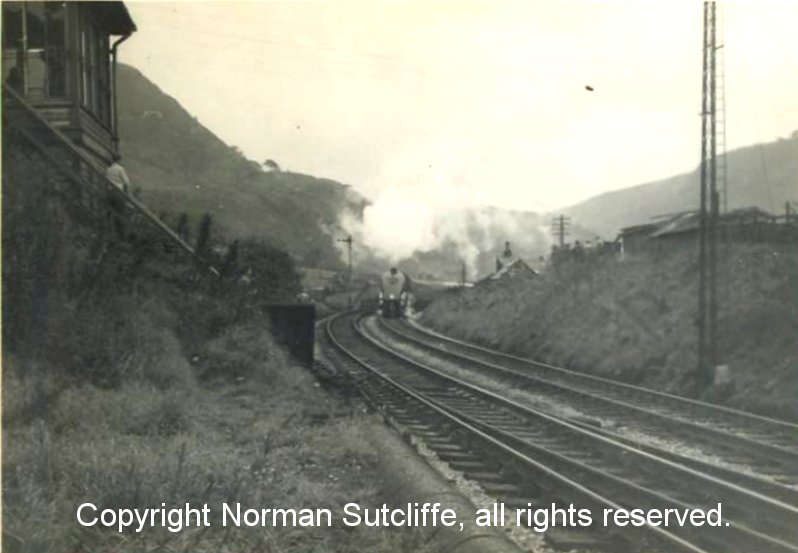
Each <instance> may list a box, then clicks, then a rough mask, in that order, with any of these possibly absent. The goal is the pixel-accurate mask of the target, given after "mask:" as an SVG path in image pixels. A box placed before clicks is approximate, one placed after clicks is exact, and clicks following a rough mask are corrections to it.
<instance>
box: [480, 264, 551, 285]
mask: <svg viewBox="0 0 798 553" xmlns="http://www.w3.org/2000/svg"><path fill="white" fill-rule="evenodd" d="M536 276H538V272H537V271H536V270H535V269H533V268H532V267H530V266H529V265H528V264H527V263H526V262H525V261H524V260H523V259H521V258H520V257H516V258H515V259H513V260H512V261H509V262H508V263H506V264H505V265H503V266H502V267H501V268H500V269H499V270H498V271H496V272H494V273H491V274H490V275H488V276H486V277H485V278H483V279H482V280H480V281H479V282H478V283H477V284H483V283H489V282H495V281H499V280H507V279H514V278H525V277H536Z"/></svg>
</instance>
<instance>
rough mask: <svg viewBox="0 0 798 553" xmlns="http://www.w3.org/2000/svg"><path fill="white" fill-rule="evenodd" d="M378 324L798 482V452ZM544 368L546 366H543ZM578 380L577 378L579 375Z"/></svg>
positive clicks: (431, 335) (431, 347)
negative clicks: (668, 429) (773, 468)
mask: <svg viewBox="0 0 798 553" xmlns="http://www.w3.org/2000/svg"><path fill="white" fill-rule="evenodd" d="M382 324H383V326H384V327H385V328H387V329H388V330H389V331H390V332H392V333H393V334H395V335H397V336H400V337H402V338H404V339H405V340H408V341H410V342H412V343H414V344H417V345H420V346H422V347H424V348H425V349H427V350H430V351H432V352H434V353H435V354H438V355H440V356H444V357H447V358H449V359H452V360H454V361H457V362H463V361H465V362H468V363H471V364H473V365H475V366H478V367H482V368H483V369H489V370H490V371H492V372H493V373H494V374H501V375H504V376H506V377H511V378H513V379H516V380H520V381H522V382H525V383H528V384H532V385H534V388H535V390H536V391H540V390H541V389H543V390H547V391H549V392H553V393H557V394H563V395H567V396H571V397H574V398H577V399H579V400H580V401H588V402H591V403H592V404H593V405H594V406H597V407H599V408H610V409H611V410H614V411H615V414H616V415H617V412H618V411H625V412H626V415H627V417H631V420H634V421H635V422H636V423H637V424H639V423H640V422H641V421H648V422H651V423H654V424H663V423H664V424H666V425H667V426H671V427H676V428H678V429H679V430H680V431H681V432H686V433H687V434H689V435H691V436H692V437H693V438H694V439H695V440H696V441H697V442H698V443H699V444H701V445H702V446H706V440H707V439H710V438H711V439H712V440H713V445H716V446H720V447H721V448H725V450H726V451H727V453H731V454H733V455H734V454H736V455H738V456H739V454H740V453H743V454H744V455H747V456H750V457H751V460H752V461H753V462H754V463H755V464H756V463H759V464H760V466H764V465H765V464H766V463H769V464H771V465H772V464H773V463H776V464H777V466H778V467H777V472H779V474H782V475H784V476H789V477H792V478H793V479H798V451H794V450H792V449H788V448H785V447H782V446H778V445H774V444H772V443H767V442H763V441H760V440H756V439H754V438H751V437H750V436H747V435H740V434H738V433H735V432H734V431H731V430H728V429H725V428H718V427H716V426H713V425H708V424H704V423H702V422H698V421H695V420H690V419H688V418H685V417H684V416H683V415H682V416H677V415H673V414H671V413H665V412H662V411H659V410H654V409H651V408H648V407H643V406H641V405H639V404H635V403H629V402H628V401H624V399H623V398H619V397H617V396H616V397H608V396H607V395H603V394H601V393H597V392H596V391H593V390H589V389H585V388H581V387H577V388H574V387H571V386H570V385H569V384H570V383H569V382H563V381H557V380H556V379H554V380H553V379H550V378H548V377H547V376H546V375H545V374H544V375H541V374H540V373H537V374H532V373H530V372H529V371H526V372H524V371H523V370H521V369H518V368H511V367H509V366H506V365H502V364H499V363H498V362H496V358H497V357H499V358H509V359H512V360H513V361H521V362H524V363H526V364H529V365H534V366H536V365H538V363H537V362H534V361H529V360H524V359H523V358H518V357H515V356H510V355H509V354H501V353H497V354H496V355H495V357H494V361H489V360H485V359H481V358H479V357H474V356H473V355H469V354H466V353H461V352H457V351H452V350H451V349H446V348H445V347H443V346H441V345H436V344H433V343H431V342H430V341H431V340H433V339H435V340H444V341H452V340H453V341H452V343H453V344H454V345H455V347H464V348H475V349H478V350H480V351H481V352H484V353H489V354H491V355H493V352H492V350H485V348H481V347H480V346H472V345H470V344H467V343H464V342H460V341H457V340H454V339H449V338H448V337H443V336H440V335H438V334H437V333H431V332H430V331H427V330H426V329H424V330H422V329H420V328H418V327H416V326H415V325H414V326H412V327H406V328H409V329H410V330H414V331H417V332H418V333H420V334H422V335H423V336H424V338H423V339H422V338H417V337H415V336H411V335H410V334H408V333H407V332H404V331H403V330H399V329H397V328H396V327H394V326H393V325H388V324H386V323H385V322H384V321H383V322H382ZM450 347H451V346H450ZM546 367H549V366H548V365H546ZM554 369H556V370H557V371H565V372H567V373H571V374H577V375H579V373H573V371H568V370H567V369H559V368H556V367H554ZM579 376H580V377H581V375H579ZM588 377H589V378H590V379H595V378H597V377H593V376H592V375H589V376H588ZM602 380H606V379H602ZM606 381H607V382H611V383H614V381H609V380H606ZM619 384H620V385H621V387H620V388H618V390H627V389H629V387H630V385H627V384H622V383H619ZM631 388H632V389H635V390H640V388H638V387H634V386H632V387H631ZM616 393H617V390H616ZM655 393H656V392H655ZM673 397H675V396H673ZM691 401H692V400H691ZM702 405H708V404H702ZM710 407H714V406H710ZM724 409H725V408H724ZM766 420H770V419H766ZM784 424H787V425H788V426H790V425H789V423H784ZM779 428H781V427H779ZM797 428H798V427H797ZM796 481H798V480H796Z"/></svg>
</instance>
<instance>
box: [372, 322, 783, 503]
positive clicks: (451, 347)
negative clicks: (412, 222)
mask: <svg viewBox="0 0 798 553" xmlns="http://www.w3.org/2000/svg"><path fill="white" fill-rule="evenodd" d="M380 325H381V328H382V329H384V330H385V331H386V332H389V333H390V334H391V336H392V337H393V338H394V339H395V340H399V341H402V342H404V343H407V344H410V345H413V346H415V347H418V348H420V350H422V351H424V352H427V353H428V354H430V355H432V356H435V357H438V358H441V359H446V360H448V361H450V362H452V363H455V364H457V366H458V367H461V368H464V369H468V370H472V371H475V372H476V373H479V374H483V375H486V376H488V377H491V378H496V379H500V380H501V381H503V382H504V383H505V384H508V385H511V386H513V387H515V388H516V389H518V390H530V391H534V393H536V394H543V395H546V396H547V397H550V398H552V399H554V400H556V401H557V402H559V403H561V404H563V405H568V406H570V407H573V408H574V409H576V410H577V411H578V412H579V413H582V414H584V415H585V416H586V418H589V419H591V423H592V424H591V423H588V425H589V426H594V427H595V428H597V429H599V430H602V429H603V427H604V425H603V421H610V422H611V423H612V428H618V427H623V428H631V429H635V430H636V431H638V432H640V433H642V434H643V435H649V436H657V437H659V438H665V439H668V440H670V441H673V442H678V443H682V444H685V445H688V446H690V447H692V448H694V449H696V450H700V451H703V452H704V453H705V454H706V455H707V456H710V457H713V458H719V459H720V460H722V461H726V462H727V463H728V464H729V465H730V466H732V467H735V466H739V467H748V468H749V469H750V474H749V476H751V477H750V478H745V477H741V480H743V481H745V482H747V483H749V485H752V486H760V487H762V488H767V489H769V490H770V491H768V493H771V494H777V495H778V494H781V493H783V494H785V496H787V497H794V493H793V492H794V491H795V489H798V425H795V424H791V423H788V422H784V421H779V420H775V419H770V418H767V417H762V416H758V415H754V414H750V413H745V412H742V411H737V410H734V409H729V408H726V407H722V406H716V405H711V404H707V403H704V402H700V401H695V400H690V399H687V398H682V397H678V396H674V395H670V394H664V393H661V392H656V391H653V390H648V389H645V388H641V387H637V386H632V385H628V384H624V383H620V382H615V381H612V380H608V379H603V378H600V377H595V376H592V375H586V374H583V373H578V372H575V371H570V370H568V369H563V368H560V367H554V366H552V365H548V364H545V363H539V362H535V361H531V360H529V359H524V358H521V357H517V356H513V355H508V354H505V353H502V352H498V351H495V350H490V349H488V348H483V347H481V346H477V345H474V344H469V343H466V342H463V341H460V340H456V339H453V338H449V337H446V336H443V335H440V334H437V333H434V332H431V331H429V330H426V329H423V328H421V327H418V326H416V325H412V326H411V325H408V324H404V323H398V322H393V321H392V322H390V323H386V322H385V321H382V320H380ZM583 424H584V423H583ZM603 431H605V432H607V433H608V434H612V435H613V437H614V439H620V440H623V439H624V438H623V437H622V436H620V435H619V434H618V433H617V432H611V431H607V430H603ZM627 440H628V441H629V442H630V443H635V445H637V446H638V447H644V448H645V447H648V446H646V445H645V444H644V443H640V442H639V441H635V440H632V439H628V438H627ZM660 454H666V453H665V452H662V453H660ZM672 457H673V459H674V460H679V462H682V463H687V464H693V465H696V466H701V465H702V463H701V462H700V461H697V460H694V459H691V458H689V457H687V456H685V455H684V454H672ZM711 470H713V471H714V472H716V473H717V474H718V475H719V476H722V477H726V478H737V475H736V474H735V471H726V472H724V471H723V469H722V467H720V466H717V467H715V468H713V469H711ZM756 475H761V476H762V478H757V477H756ZM756 480H760V483H758V484H755V483H754V481H756ZM768 481H770V482H772V483H775V484H776V486H770V485H769V484H768Z"/></svg>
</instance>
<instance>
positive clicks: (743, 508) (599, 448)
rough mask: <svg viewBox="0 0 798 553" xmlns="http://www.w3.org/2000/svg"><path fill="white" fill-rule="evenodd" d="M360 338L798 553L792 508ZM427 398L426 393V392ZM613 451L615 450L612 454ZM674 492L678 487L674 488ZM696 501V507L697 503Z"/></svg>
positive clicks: (797, 517) (745, 533)
mask: <svg viewBox="0 0 798 553" xmlns="http://www.w3.org/2000/svg"><path fill="white" fill-rule="evenodd" d="M361 332H362V331H361ZM363 338H364V339H365V340H367V341H369V342H370V343H371V344H372V346H373V347H375V348H379V349H381V350H383V351H384V352H385V353H386V354H388V355H391V356H392V357H394V358H396V359H398V360H400V361H402V362H403V363H405V364H406V365H408V366H411V367H413V368H414V369H416V370H419V371H424V372H427V373H430V374H433V375H435V376H436V377H438V378H440V379H442V380H443V381H444V382H447V383H449V384H454V385H456V386H458V387H459V388H460V389H464V390H468V391H469V392H472V393H473V394H476V395H477V396H481V397H482V398H487V399H489V400H490V401H492V402H493V404H494V405H499V406H502V407H510V408H511V409H513V410H515V412H518V413H521V414H522V415H524V416H526V417H532V418H533V419H535V421H536V422H537V423H539V422H540V421H546V422H547V423H548V424H550V425H552V426H554V427H555V432H554V434H555V435H557V436H559V437H562V436H563V435H564V434H566V433H570V434H571V435H572V436H573V435H578V436H579V437H581V438H582V439H584V438H589V441H588V443H586V444H585V445H583V446H582V447H584V448H585V450H587V451H590V452H592V454H593V455H592V456H593V457H595V456H596V454H598V453H599V452H601V453H602V454H603V455H610V456H614V457H616V458H618V459H621V460H622V463H621V464H623V465H626V466H627V468H628V466H629V465H634V469H635V471H637V473H638V474H640V473H641V472H643V473H646V474H647V475H649V478H650V477H651V476H650V475H652V474H653V475H656V477H657V478H659V479H667V480H668V482H666V483H665V485H664V486H663V485H662V484H660V488H661V489H662V488H663V487H664V488H665V489H668V487H670V486H673V489H674V491H675V492H677V491H678V492H679V493H681V494H684V493H685V492H684V486H685V485H686V483H687V482H688V481H689V482H690V484H689V487H688V488H687V491H689V492H692V493H696V492H697V490H698V489H700V490H701V495H705V496H712V497H714V498H715V499H717V500H719V501H721V502H722V503H723V504H724V505H727V506H729V507H730V508H731V509H734V510H735V512H737V513H738V516H741V517H742V516H745V515H749V514H750V513H754V518H756V519H757V523H758V526H760V527H763V530H765V531H767V532H769V533H765V532H763V531H762V530H759V529H754V528H751V527H750V526H746V525H745V524H743V523H741V522H735V523H734V527H735V530H737V531H739V532H740V533H741V535H739V539H745V538H749V539H753V540H754V541H752V542H751V545H756V546H761V545H763V544H767V545H768V546H769V547H770V548H773V549H768V550H774V551H798V545H795V542H796V541H798V507H796V506H795V505H792V504H789V503H786V502H783V501H781V500H779V499H777V498H772V497H769V496H767V495H764V494H761V493H759V492H756V491H752V490H750V489H748V488H745V487H742V486H740V485H738V484H735V483H733V482H727V481H725V480H722V479H720V478H717V477H715V476H712V475H709V474H706V473H703V472H701V471H698V470H695V469H693V468H690V467H686V466H684V465H681V464H678V463H675V462H673V461H671V460H669V459H663V458H661V457H658V456H656V455H654V454H652V453H649V452H646V451H642V450H640V449H638V448H635V447H631V446H629V445H626V444H623V443H620V442H617V441H614V440H612V439H610V438H608V437H606V436H603V435H600V434H598V433H595V432H593V431H592V430H588V429H585V428H581V427H578V426H575V425H573V424H571V423H569V422H567V421H565V420H563V419H561V418H557V417H553V416H551V415H549V414H547V413H544V412H542V411H539V410H536V409H532V408H530V407H527V406H525V405H521V404H519V403H517V402H515V401H512V400H509V399H507V398H505V397H503V396H501V395H499V394H496V393H494V392H492V391H490V390H486V389H484V388H482V387H481V386H478V385H475V384H472V383H469V382H466V381H464V380H462V379H459V378H457V377H454V376H452V375H449V374H446V373H443V372H441V371H438V370H437V369H433V368H431V367H429V366H427V365H425V364H422V363H419V362H417V361H415V360H414V359H411V358H409V357H407V356H405V355H403V354H401V353H399V352H397V351H395V350H393V349H390V348H389V347H387V346H386V345H384V344H382V343H380V342H379V341H378V340H376V339H375V338H373V337H371V336H369V335H368V334H367V333H363ZM427 395H429V393H428V394H427ZM471 401H473V400H471ZM459 416H460V417H462V418H466V417H467V415H465V414H463V413H462V412H459ZM528 420H529V419H528ZM483 424H484V423H483ZM521 433H523V429H521ZM507 436H512V437H513V438H514V439H516V440H517V439H519V436H518V435H517V432H516V434H513V433H512V432H511V433H510V434H507V435H506V437H507ZM522 441H523V440H522ZM612 450H616V451H614V452H613V451H612ZM618 450H620V451H618ZM550 454H551V452H550V451H547V450H546V449H543V450H538V456H541V455H550ZM594 461H595V459H594ZM587 470H588V471H596V470H597V469H596V468H595V467H593V466H590V467H588V468H587ZM603 472H604V471H602V470H598V471H597V472H593V476H594V477H596V478H603V476H602V473H603ZM677 488H680V489H679V490H677ZM642 491H648V492H651V493H652V494H653V495H652V498H653V499H654V500H659V501H672V502H674V501H675V502H676V503H677V504H680V505H681V506H682V508H684V507H685V506H689V504H688V503H685V502H683V501H681V500H679V499H678V498H677V499H674V498H673V497H669V496H668V495H663V494H662V493H660V492H657V491H655V490H651V489H650V488H649V489H647V490H644V489H642V488H641V492H642ZM696 503H700V501H698V502H696ZM732 520H733V518H732ZM776 533H779V534H781V536H782V537H781V538H775V537H772V536H771V535H770V534H776Z"/></svg>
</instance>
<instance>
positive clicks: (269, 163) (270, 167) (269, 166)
mask: <svg viewBox="0 0 798 553" xmlns="http://www.w3.org/2000/svg"><path fill="white" fill-rule="evenodd" d="M263 169H264V170H266V171H275V172H278V173H279V172H280V166H279V165H278V164H277V162H276V161H274V160H273V159H267V160H266V161H264V162H263Z"/></svg>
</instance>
